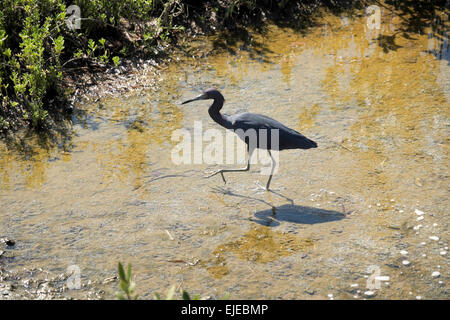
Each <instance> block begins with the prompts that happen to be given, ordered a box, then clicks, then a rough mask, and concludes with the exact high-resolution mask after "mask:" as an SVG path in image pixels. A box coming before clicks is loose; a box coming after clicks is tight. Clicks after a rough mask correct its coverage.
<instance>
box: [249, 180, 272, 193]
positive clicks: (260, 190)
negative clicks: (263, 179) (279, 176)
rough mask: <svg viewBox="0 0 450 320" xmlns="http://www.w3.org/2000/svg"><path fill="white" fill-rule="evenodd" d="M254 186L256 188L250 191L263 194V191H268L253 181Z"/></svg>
mask: <svg viewBox="0 0 450 320" xmlns="http://www.w3.org/2000/svg"><path fill="white" fill-rule="evenodd" d="M255 185H256V188H253V189H251V190H253V191H257V192H256V193H263V192H264V191H270V189H267V188H266V187H265V186H263V185H262V184H261V183H260V182H259V181H255Z"/></svg>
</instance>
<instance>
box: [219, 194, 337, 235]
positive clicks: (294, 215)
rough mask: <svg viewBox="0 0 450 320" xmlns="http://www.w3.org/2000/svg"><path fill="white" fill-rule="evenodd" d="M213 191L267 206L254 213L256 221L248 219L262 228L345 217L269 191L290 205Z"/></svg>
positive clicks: (323, 221)
mask: <svg viewBox="0 0 450 320" xmlns="http://www.w3.org/2000/svg"><path fill="white" fill-rule="evenodd" d="M213 190H214V192H217V193H222V194H225V195H229V196H234V197H239V198H245V199H249V200H256V201H258V202H262V203H264V204H266V205H267V206H269V208H268V209H266V210H262V211H257V212H255V214H254V216H255V218H256V219H254V218H250V219H249V220H250V221H253V222H256V223H259V224H261V225H263V226H268V227H276V226H279V225H280V222H281V221H286V222H290V223H299V224H316V223H325V222H331V221H337V220H342V219H344V218H345V217H346V214H345V213H342V212H339V211H335V210H327V209H321V208H314V207H307V206H300V205H296V204H294V201H293V200H292V199H290V198H288V197H286V196H284V195H282V194H280V193H277V192H274V191H271V193H274V194H276V195H278V196H280V197H282V198H284V199H286V200H288V201H289V202H290V203H289V204H283V205H281V206H277V207H276V206H273V205H272V204H271V203H269V202H268V201H266V200H263V199H260V198H255V197H251V196H246V195H241V194H238V193H234V192H232V191H230V190H228V189H224V188H220V187H216V188H213Z"/></svg>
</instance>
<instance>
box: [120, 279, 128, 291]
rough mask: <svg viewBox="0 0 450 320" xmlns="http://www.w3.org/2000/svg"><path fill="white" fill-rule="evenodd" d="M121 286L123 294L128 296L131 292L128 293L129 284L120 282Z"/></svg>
mask: <svg viewBox="0 0 450 320" xmlns="http://www.w3.org/2000/svg"><path fill="white" fill-rule="evenodd" d="M119 286H120V289H122V291H123V292H125V293H127V294H128V293H129V291H128V283H127V282H125V281H120V282H119Z"/></svg>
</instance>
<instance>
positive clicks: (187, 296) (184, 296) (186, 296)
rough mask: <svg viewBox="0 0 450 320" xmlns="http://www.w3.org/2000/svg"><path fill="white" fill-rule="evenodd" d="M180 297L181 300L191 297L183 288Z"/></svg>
mask: <svg viewBox="0 0 450 320" xmlns="http://www.w3.org/2000/svg"><path fill="white" fill-rule="evenodd" d="M182 297H183V300H191V297H190V296H189V293H187V291H186V290H183V293H182Z"/></svg>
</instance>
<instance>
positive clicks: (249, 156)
mask: <svg viewBox="0 0 450 320" xmlns="http://www.w3.org/2000/svg"><path fill="white" fill-rule="evenodd" d="M252 153H253V150H252V151H250V150H249V151H248V162H247V166H246V167H245V168H239V169H220V170H217V171H214V172H213V173H211V174H210V175H207V176H205V178H211V177H212V176H215V175H216V174H219V173H220V175H221V176H222V180H223V182H224V183H227V181H226V180H225V176H224V175H223V173H224V172H244V171H249V170H250V159H251V157H252Z"/></svg>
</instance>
